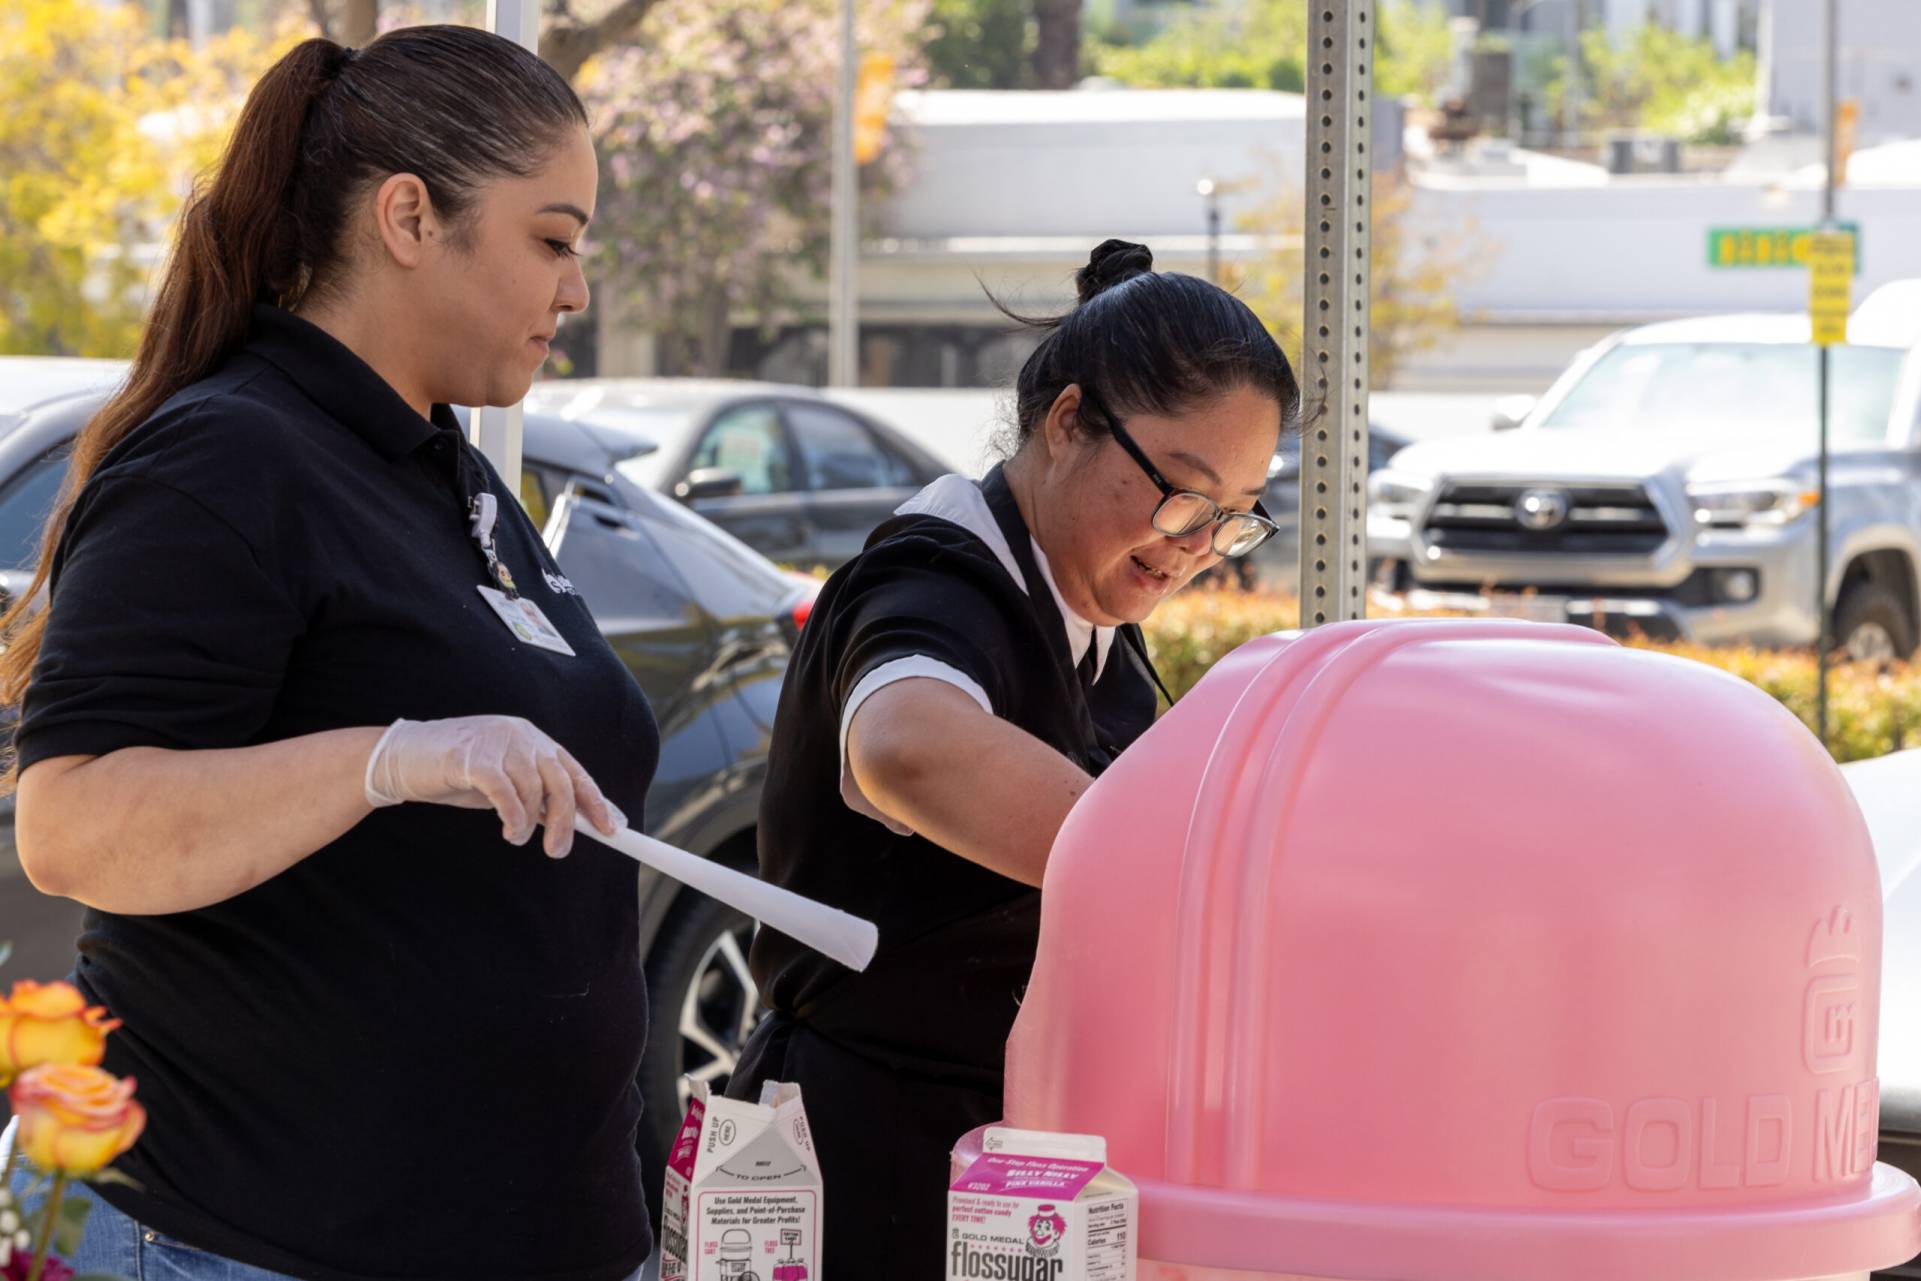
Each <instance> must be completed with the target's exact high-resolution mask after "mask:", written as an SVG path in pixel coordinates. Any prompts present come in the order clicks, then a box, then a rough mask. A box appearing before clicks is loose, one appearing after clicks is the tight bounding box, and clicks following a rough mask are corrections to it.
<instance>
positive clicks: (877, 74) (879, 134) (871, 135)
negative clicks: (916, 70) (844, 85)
mask: <svg viewBox="0 0 1921 1281" xmlns="http://www.w3.org/2000/svg"><path fill="white" fill-rule="evenodd" d="M893 105H894V59H893V58H892V57H891V56H890V55H888V54H884V53H870V54H868V55H867V56H866V57H864V58H862V59H861V60H860V79H859V81H858V83H857V85H856V87H855V89H854V163H855V164H857V165H870V164H873V163H874V161H876V160H878V159H880V153H881V148H882V147H883V146H884V145H886V142H887V113H888V111H889V110H891V109H892V107H893Z"/></svg>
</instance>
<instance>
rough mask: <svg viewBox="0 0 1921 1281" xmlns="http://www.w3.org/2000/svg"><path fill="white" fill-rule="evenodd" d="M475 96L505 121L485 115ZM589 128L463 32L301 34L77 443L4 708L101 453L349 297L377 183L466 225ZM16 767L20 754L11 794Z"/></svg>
mask: <svg viewBox="0 0 1921 1281" xmlns="http://www.w3.org/2000/svg"><path fill="white" fill-rule="evenodd" d="M476 98H479V99H481V100H483V101H488V102H491V103H493V104H494V107H495V110H494V111H493V112H491V113H488V114H487V115H486V116H485V117H477V114H476V113H475V112H474V110H473V103H474V101H475V99H476ZM586 123H587V114H586V112H585V110H584V109H583V108H582V107H581V105H580V100H579V98H577V97H576V96H575V95H574V92H573V90H572V89H571V88H570V87H569V86H568V84H567V82H566V81H565V80H564V79H562V78H561V76H560V75H559V74H558V73H557V72H555V71H554V70H553V68H551V67H549V66H547V64H546V63H544V62H541V61H540V60H539V59H538V58H536V57H535V56H534V55H533V54H532V53H530V52H528V51H527V50H525V49H523V48H521V47H520V46H519V45H517V44H515V43H514V42H513V41H511V40H506V39H503V38H501V37H499V36H496V35H493V34H491V33H489V32H486V31H480V30H475V29H473V28H468V27H452V26H423V27H403V28H401V29H399V30H397V31H393V32H389V33H388V34H387V35H384V36H382V37H381V38H380V39H378V40H376V41H375V42H374V43H373V44H371V45H369V46H367V47H366V48H365V49H363V50H360V51H358V52H355V51H353V50H349V49H345V48H343V47H341V46H340V45H337V44H335V43H334V42H333V41H331V40H306V41H303V42H302V43H300V44H299V45H297V46H295V47H294V48H293V49H292V50H290V51H288V53H287V54H286V56H285V57H283V58H281V59H280V61H279V62H277V63H275V64H274V65H273V67H272V68H271V69H269V70H268V72H267V74H266V75H264V76H262V77H261V78H260V82H259V83H258V84H256V85H255V86H254V88H253V91H252V93H250V94H249V95H248V96H247V102H246V106H245V107H243V108H242V109H241V112H240V119H239V121H238V122H237V123H236V124H235V126H234V132H233V137H232V138H231V139H230V140H229V141H228V143H227V148H226V151H225V153H224V154H223V155H222V156H221V159H220V163H219V165H218V166H217V167H216V169H215V170H214V172H213V175H212V177H211V178H210V179H207V180H203V181H202V182H201V183H199V184H197V185H196V187H195V189H194V191H193V194H192V195H191V196H189V197H188V199H187V201H186V204H185V206H184V207H183V208H182V210H181V214H180V225H179V231H178V234H177V238H176V239H175V242H174V245H173V249H172V252H171V253H170V254H169V256H168V260H167V265H166V268H165V270H164V271H163V273H162V275H161V278H160V285H159V288H158V290H157V291H156V293H155V296H154V303H153V308H152V311H151V313H150V314H149V315H148V317H147V324H146V328H145V330H144V331H143V332H142V334H141V336H140V346H139V349H138V350H137V351H136V352H135V354H134V358H133V368H132V371H131V373H130V374H129V375H128V378H127V382H126V384H125V385H124V386H122V387H121V388H120V389H119V390H118V391H117V392H115V393H114V395H113V396H112V397H111V398H110V399H109V400H108V401H107V403H106V404H105V405H103V406H102V407H101V408H100V411H99V412H98V413H96V414H95V415H94V416H93V419H92V420H91V421H90V422H89V423H88V424H87V426H86V427H85V429H83V430H82V431H81V433H80V435H79V438H78V439H77V440H76V441H75V442H74V447H73V456H72V460H71V462H70V463H69V465H68V469H67V478H66V482H65V484H64V485H63V486H62V488H61V491H60V498H59V501H58V502H57V503H56V504H55V505H54V510H53V514H52V516H51V517H49V518H48V521H47V527H46V532H45V534H44V536H43V538H42V541H41V550H40V561H39V564H38V566H37V567H36V568H35V570H34V577H33V582H32V584H31V585H30V586H29V587H28V588H27V589H26V590H25V591H23V592H21V593H20V595H19V596H18V597H17V598H16V599H15V600H14V602H13V604H12V606H11V607H10V608H9V609H8V610H7V611H6V613H5V615H4V616H0V636H4V638H5V645H4V648H3V649H0V702H4V704H5V705H8V706H15V707H17V706H19V705H20V703H21V701H22V700H23V699H24V698H25V696H26V691H27V685H28V683H29V682H30V681H31V680H32V677H33V667H34V662H35V660H36V659H37V658H38V657H39V653H40V643H41V639H42V637H43V636H44V634H45V632H46V626H47V616H48V613H49V612H50V611H49V610H47V609H36V608H35V601H36V599H37V598H38V597H39V596H40V595H41V589H42V588H43V587H44V586H45V585H46V583H47V577H48V574H49V572H50V570H51V568H52V565H53V556H54V551H55V549H56V548H58V546H59V545H60V538H61V535H62V534H63V532H64V531H65V528H66V523H67V517H68V515H69V513H70V512H71V511H72V510H73V504H74V500H75V498H76V497H77V496H78V495H79V493H80V491H81V489H82V488H83V487H84V486H85V485H86V483H87V480H88V479H89V478H90V477H91V476H92V475H93V473H94V471H95V470H96V469H97V468H98V467H99V466H100V463H101V460H102V459H104V458H105V457H106V456H107V454H108V453H110V452H111V451H112V450H113V448H114V446H116V445H118V444H119V443H120V442H121V441H122V440H124V439H126V437H127V436H128V435H129V434H130V433H131V432H133V431H134V429H135V428H137V427H139V426H140V425H141V424H142V423H144V422H145V421H146V420H147V419H148V418H150V417H152V416H153V414H154V412H155V411H156V410H158V409H159V408H160V407H161V405H163V404H165V403H166V402H167V400H169V399H170V398H171V397H172V396H173V395H174V394H175V393H176V392H179V391H181V390H182V389H184V388H186V387H189V386H191V385H192V384H194V383H196V382H199V381H200V380H201V379H203V378H206V377H207V376H208V375H210V374H212V373H213V372H214V371H215V370H217V369H218V368H220V366H221V365H222V364H223V363H224V362H225V361H226V360H227V358H228V357H229V356H231V355H232V354H233V353H234V351H235V350H236V349H237V348H239V347H240V346H241V345H242V344H243V343H245V342H246V340H247V338H248V336H249V333H250V330H251V328H252V311H253V306H254V304H255V303H256V302H268V303H277V304H280V305H282V306H287V307H292V306H294V305H295V304H297V303H298V302H299V301H300V300H301V299H302V298H305V297H309V296H312V295H313V294H315V293H317V292H319V291H322V290H326V289H329V288H332V287H335V286H337V284H338V280H337V279H336V277H337V276H338V274H339V273H338V271H337V270H336V268H337V267H338V266H339V263H338V261H337V260H338V257H339V254H340V250H341V244H342V240H343V237H342V228H343V225H344V223H345V221H346V218H347V215H348V210H349V208H350V207H351V204H352V202H353V200H354V198H355V197H356V196H357V195H359V194H360V193H362V192H364V191H365V190H366V189H367V187H368V184H369V183H371V182H375V181H378V180H383V179H384V178H385V177H386V176H387V175H390V174H395V173H411V174H414V175H416V176H418V177H419V178H420V179H421V181H422V182H423V183H424V184H425V185H426V187H427V191H428V194H429V196H430V197H431V198H432V200H433V201H434V205H435V207H436V209H437V210H438V211H439V213H440V214H441V216H442V217H443V218H444V219H446V220H447V221H448V222H449V223H451V224H454V225H455V226H456V227H458V224H459V223H460V221H461V219H462V218H463V217H464V216H465V215H466V214H467V213H468V212H469V211H470V210H471V207H472V204H473V200H474V194H475V188H476V187H478V185H479V184H480V183H482V182H484V181H486V180H487V179H488V178H491V177H496V176H500V175H504V174H513V175H517V176H522V177H524V176H527V175H530V174H532V173H534V172H537V171H538V169H539V168H540V165H541V164H542V163H543V161H544V160H545V158H546V156H547V154H548V153H549V151H550V149H551V147H552V146H553V145H554V143H555V142H556V141H558V140H559V139H560V138H561V137H562V136H563V135H564V133H565V132H566V131H567V130H568V129H569V128H573V127H584V126H585V125H586ZM16 768H17V767H16V764H15V762H14V761H13V760H12V759H11V756H10V754H9V760H8V762H7V770H6V774H5V775H4V777H0V787H10V786H11V785H12V784H13V782H14V777H15V769H16Z"/></svg>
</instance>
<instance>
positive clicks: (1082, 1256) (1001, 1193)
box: [946, 1126, 1140, 1281]
mask: <svg viewBox="0 0 1921 1281" xmlns="http://www.w3.org/2000/svg"><path fill="white" fill-rule="evenodd" d="M1139 1221H1140V1193H1139V1192H1138V1191H1137V1190H1136V1189H1135V1187H1134V1185H1133V1184H1132V1183H1131V1182H1129V1181H1128V1179H1127V1178H1126V1177H1125V1176H1123V1175H1121V1174H1120V1173H1119V1172H1117V1171H1115V1170H1111V1169H1109V1168H1108V1166H1107V1140H1105V1139H1103V1138H1099V1137H1098V1136H1095V1135H1090V1134H1046V1133H1042V1132H1039V1131H1035V1130H1015V1129H1010V1128H1008V1127H1005V1126H991V1127H989V1129H988V1131H987V1134H986V1136H985V1138H984V1139H983V1141H982V1144H981V1155H980V1156H978V1157H976V1158H975V1159H974V1161H973V1163H972V1164H971V1165H969V1166H968V1167H967V1168H966V1170H964V1171H962V1172H961V1173H960V1175H959V1176H958V1177H957V1178H956V1179H955V1180H954V1182H953V1184H952V1185H951V1186H950V1187H949V1188H948V1190H947V1242H946V1245H947V1281H1134V1268H1135V1263H1136V1257H1137V1254H1138V1251H1139V1243H1138V1238H1139V1235H1140V1232H1139V1226H1138V1225H1139Z"/></svg>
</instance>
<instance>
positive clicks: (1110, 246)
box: [1074, 240, 1154, 304]
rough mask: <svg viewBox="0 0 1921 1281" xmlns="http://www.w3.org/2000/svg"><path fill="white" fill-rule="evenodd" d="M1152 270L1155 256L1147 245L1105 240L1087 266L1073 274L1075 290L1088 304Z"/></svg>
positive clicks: (1092, 255)
mask: <svg viewBox="0 0 1921 1281" xmlns="http://www.w3.org/2000/svg"><path fill="white" fill-rule="evenodd" d="M1152 270H1154V255H1153V254H1151V253H1149V252H1148V249H1147V246H1146V245H1137V244H1135V243H1134V242H1133V241H1131V240H1103V241H1101V243H1100V244H1098V245H1096V246H1095V247H1094V252H1093V253H1091V254H1089V255H1088V257H1087V265H1086V266H1085V267H1082V268H1081V269H1080V270H1079V271H1077V272H1075V273H1074V289H1075V291H1076V292H1077V293H1078V294H1079V295H1080V301H1081V302H1082V303H1083V304H1085V303H1086V302H1087V301H1088V300H1089V299H1091V298H1093V297H1094V296H1095V295H1096V294H1100V293H1103V292H1105V291H1107V290H1109V289H1112V288H1113V287H1114V286H1115V285H1118V284H1120V283H1122V282H1123V281H1128V280H1132V279H1133V278H1134V277H1136V276H1144V275H1146V274H1147V273H1148V272H1150V271H1152Z"/></svg>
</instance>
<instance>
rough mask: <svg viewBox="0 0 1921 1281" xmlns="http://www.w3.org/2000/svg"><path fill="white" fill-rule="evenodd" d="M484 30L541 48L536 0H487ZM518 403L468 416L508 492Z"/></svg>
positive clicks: (514, 481)
mask: <svg viewBox="0 0 1921 1281" xmlns="http://www.w3.org/2000/svg"><path fill="white" fill-rule="evenodd" d="M487 30H489V31H491V32H493V33H494V34H495V35H497V36H505V37H507V38H508V39H509V40H512V41H514V42H515V43H516V44H519V45H520V46H521V47H522V48H525V49H530V50H532V51H533V52H535V53H539V52H540V5H539V3H538V0H487ZM520 434H521V407H520V406H519V405H508V406H507V407H506V408H504V409H503V408H501V407H499V406H497V405H485V406H482V407H481V408H479V409H477V410H475V411H474V413H473V415H472V416H471V417H469V418H468V420H467V438H468V439H469V440H471V441H473V442H474V445H475V447H476V448H478V449H479V450H480V452H481V453H483V454H485V455H487V461H488V462H490V463H492V464H493V465H494V470H495V471H497V472H499V473H500V478H501V479H502V480H504V481H506V482H507V492H508V493H510V494H518V493H519V492H520Z"/></svg>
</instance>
